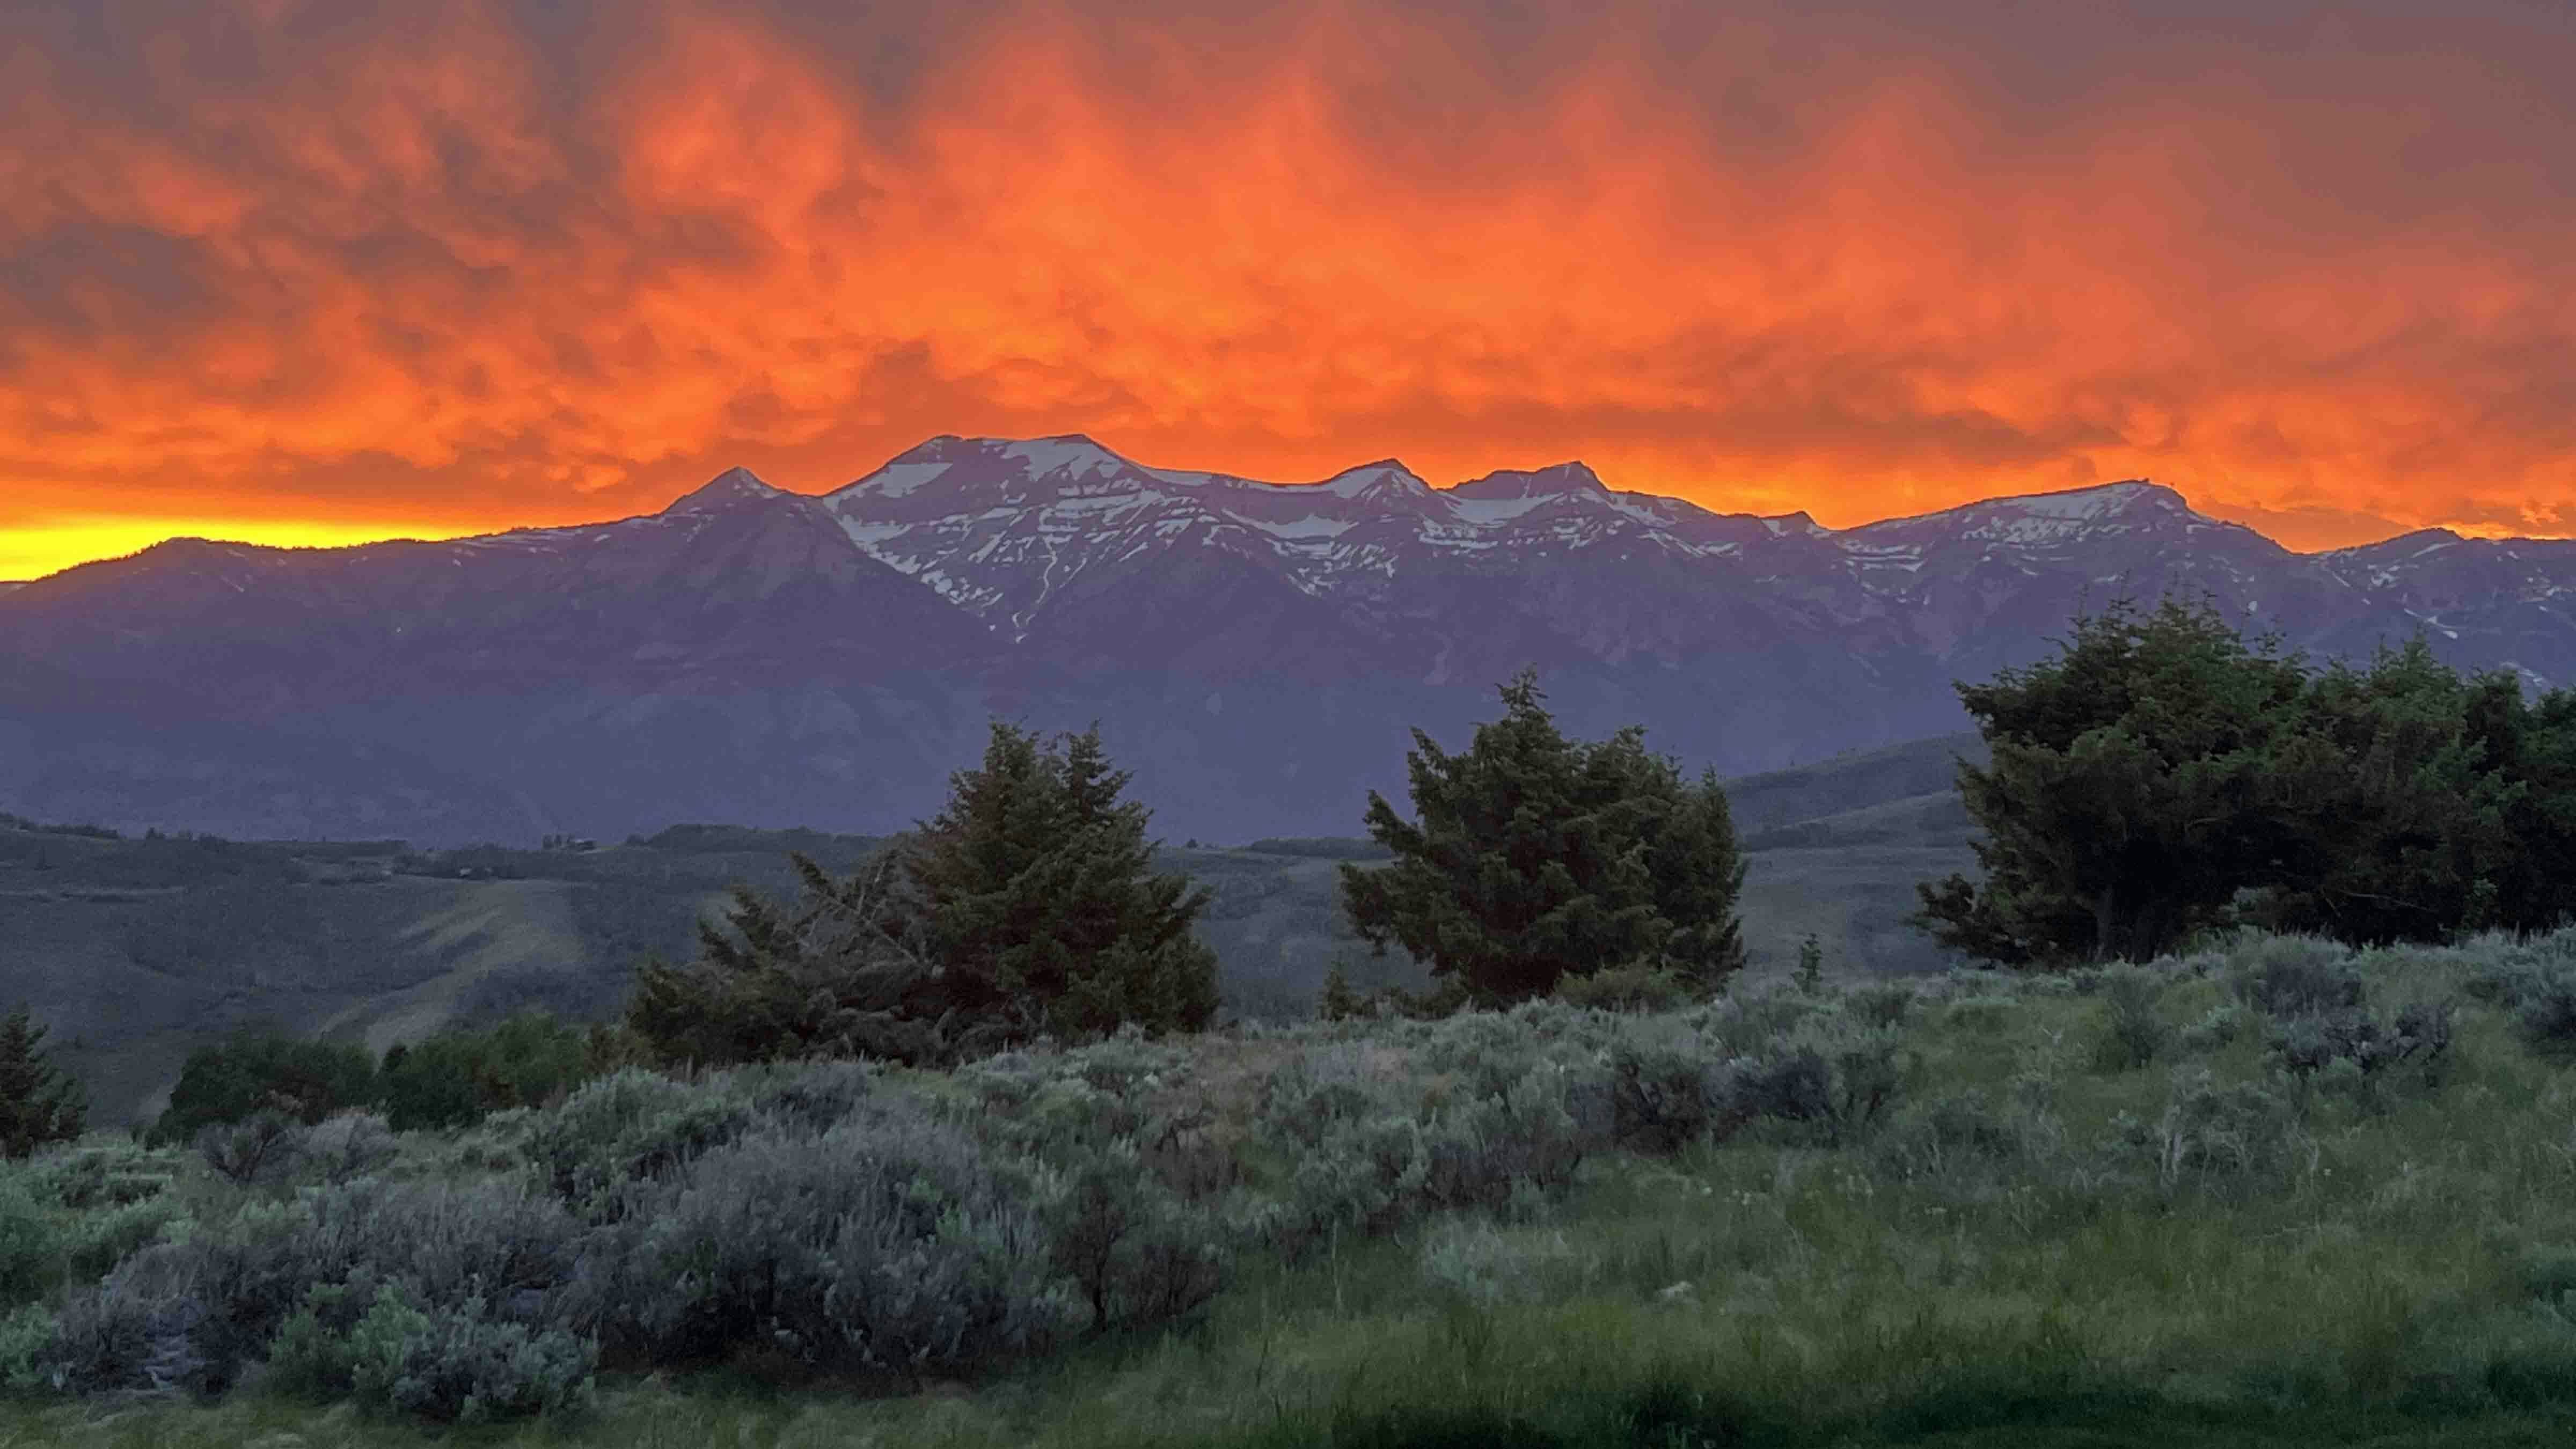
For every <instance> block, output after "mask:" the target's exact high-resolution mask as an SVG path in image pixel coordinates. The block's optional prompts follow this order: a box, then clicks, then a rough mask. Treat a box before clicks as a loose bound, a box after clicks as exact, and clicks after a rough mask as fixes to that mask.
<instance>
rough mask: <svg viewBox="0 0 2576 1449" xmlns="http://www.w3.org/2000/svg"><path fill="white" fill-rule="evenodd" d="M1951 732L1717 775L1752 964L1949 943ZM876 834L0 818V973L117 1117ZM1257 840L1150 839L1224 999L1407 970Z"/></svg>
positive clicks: (578, 959) (847, 855)
mask: <svg viewBox="0 0 2576 1449" xmlns="http://www.w3.org/2000/svg"><path fill="white" fill-rule="evenodd" d="M1957 746H1958V741H1956V740H1954V739H1949V738H1944V739H1940V740H1930V741H1923V742H1920V743H1918V744H1915V745H1906V746H1898V747H1895V748H1893V749H1889V750H1880V751H1874V752H1871V753H1868V754H1860V755H1851V756H1845V757H1841V758H1840V759H1837V760H1834V761H1828V762H1825V763H1823V764H1819V765H1814V766H1807V767H1804V768H1801V769H1797V770H1789V771H1782V772H1778V773H1776V774H1771V775H1761V776H1752V777H1748V778H1746V779H1743V780H1739V781H1735V782H1731V784H1730V786H1729V788H1730V791H1731V793H1732V794H1734V795H1735V796H1736V797H1737V798H1738V799H1739V800H1740V801H1741V802H1742V804H1741V805H1740V807H1739V811H1738V818H1739V820H1740V821H1742V822H1743V824H1744V829H1745V830H1746V833H1747V843H1748V844H1749V845H1753V846H1766V845H1767V846H1768V847H1769V848H1765V849H1758V850H1755V851H1754V852H1753V854H1752V859H1751V867H1750V870H1749V872H1748V876H1747V882H1746V893H1745V899H1744V919H1745V940H1746V945H1747V949H1748V953H1749V956H1750V960H1751V963H1752V968H1753V970H1754V972H1755V974H1756V975H1759V976H1768V975H1775V974H1779V973H1784V972H1786V971H1788V970H1789V969H1790V968H1791V966H1793V965H1794V964H1795V962H1796V959H1797V953H1798V945H1799V942H1800V941H1801V940H1802V939H1803V938H1804V937H1805V936H1806V935H1807V934H1808V933H1810V932H1813V933H1815V934H1816V935H1817V936H1818V938H1819V939H1820V941H1821V942H1822V944H1823V946H1824V948H1825V951H1826V956H1827V961H1828V966H1829V969H1831V970H1833V971H1835V972H1837V973H1841V972H1863V973H1873V974H1876V973H1909V972H1915V971H1922V970H1929V969H1937V968H1938V967H1940V966H1941V965H1943V964H1946V963H1945V962H1944V960H1943V958H1942V957H1941V955H1940V953H1938V952H1936V951H1934V950H1933V949H1932V948H1931V947H1930V946H1929V945H1928V943H1926V942H1925V941H1924V940H1923V939H1922V938H1921V937H1920V936H1919V935H1918V934H1917V933H1915V932H1914V931H1912V930H1911V928H1909V927H1906V926H1905V925H1904V924H1903V919H1902V918H1903V915H1904V913H1905V912H1907V911H1909V910H1911V909H1912V908H1913V906H1914V896H1913V885H1914V882H1915V881H1917V880H1921V879H1924V878H1926V877H1929V876H1937V875H1941V874H1944V873H1947V872H1948V871H1951V870H1955V869H1963V868H1966V867H1968V866H1969V865H1970V864H1972V862H1971V860H1970V858H1969V856H1968V854H1967V850H1966V845H1965V841H1966V835H1967V824H1966V820H1965V817H1964V816H1962V815H1960V814H1959V813H1958V812H1957V809H1956V805H1955V801H1954V800H1952V799H1951V798H1950V797H1949V796H1947V795H1942V794H1933V795H1928V796H1926V795H1923V794H1921V793H1919V792H1920V788H1921V787H1922V786H1923V785H1924V784H1925V782H1927V781H1931V782H1934V784H1935V785H1936V787H1938V788H1942V789H1946V785H1944V784H1942V783H1941V782H1943V781H1946V778H1947V776H1946V772H1947V771H1948V769H1949V768H1950V767H1949V764H1948V761H1949V759H1950V755H1951V752H1952V750H1953V749H1954V748H1956V747H1957ZM1890 792H1894V793H1890ZM1945 802H1948V803H1946V804H1945ZM1799 811H1803V812H1806V813H1805V814H1798V815H1796V816H1795V819H1794V820H1792V821H1789V822H1788V823H1787V824H1786V825H1785V826H1784V825H1783V824H1782V823H1780V820H1779V817H1780V816H1781V815H1782V814H1783V813H1784V812H1799ZM1764 821H1768V822H1771V823H1770V824H1769V825H1768V826H1762V825H1761V824H1760V822H1764ZM870 844H871V842H869V841H866V840H864V839H861V838H857V837H835V836H819V835H810V834H805V833H791V832H775V831H757V830H749V829H741V828H732V827H684V828H681V829H676V830H674V831H671V832H666V833H665V834H664V835H662V836H657V837H655V838H654V843H653V844H651V845H627V846H620V847H613V848H610V849H606V850H601V851H597V852H593V853H588V854H581V855H571V854H564V853H560V852H540V851H501V850H488V851H450V852H444V853H440V854H437V855H434V856H411V855H408V854H406V853H404V852H402V851H400V850H399V848H398V847H396V846H393V845H390V844H388V845H378V846H366V845H351V844H341V845H332V846H326V845H321V844H316V843H305V844H281V845H222V844H204V843H198V842H187V841H143V840H127V841H101V840H90V839H85V838H80V837H75V836H64V835H54V834H40V833H33V832H28V831H24V830H16V829H11V828H9V827H8V826H7V824H6V822H0V973H5V976H6V979H7V981H8V983H9V987H10V988H11V990H12V991H13V993H14V994H15V995H18V996H23V997H25V998H26V999H27V1000H29V1002H30V1003H31V1004H32V1005H33V1007H34V1008H35V1010H36V1013H37V1015H38V1017H39V1018H40V1019H42V1020H45V1021H48V1022H51V1023H53V1024H54V1040H55V1041H56V1042H57V1043H58V1044H59V1045H60V1047H61V1049H62V1055H61V1060H62V1061H63V1062H64V1064H65V1065H66V1066H68V1067H70V1068H71V1069H72V1070H74V1071H75V1072H77V1073H78V1074H79V1075H80V1076H81V1078H82V1079H83V1081H84V1082H85V1083H86V1084H87V1086H88V1087H89V1089H90V1093H91V1100H92V1102H93V1104H94V1113H95V1120H96V1121H98V1122H99V1123H101V1124H102V1125H114V1124H121V1123H124V1122H127V1121H131V1120H136V1119H138V1118H142V1117H148V1116H149V1115H150V1114H151V1113H152V1112H154V1111H157V1110H158V1105H159V1103H160V1101H161V1100H163V1099H164V1098H165V1097H166V1094H167V1092H168V1089H169V1086H170V1084H171V1083H172V1082H173V1081H175V1080H176V1078H177V1073H178V1063H179V1062H180V1061H181V1059H183V1058H184V1057H185V1056H186V1054H187V1052H188V1050H189V1048H191V1047H192V1046H194V1045H197V1044H200V1043H202V1042H204V1041H207V1040H210V1039H212V1038H213V1037H215V1036H218V1035H220V1034H221V1033H222V1032H224V1031H226V1030H229V1029H231V1028H232V1027H234V1026H237V1025H240V1024H242V1023H244V1022H249V1021H262V1020H265V1021H276V1022H280V1023H282V1024H284V1025H286V1026H288V1027H290V1028H293V1029H295V1030H299V1031H319V1032H326V1033H331V1034H334V1035H337V1036H340V1037H344V1038H347V1039H352V1040H364V1041H365V1042H367V1043H368V1044H369V1045H370V1046H373V1047H378V1048H381V1047H383V1046H386V1045H389V1044H391V1043H392V1042H394V1041H397V1040H409V1039H415V1038H417V1037H418V1036H420V1035H423V1034H426V1033H427V1032H429V1031H432V1030H435V1029H436V1028H437V1027H438V1026H440V1025H442V1024H444V1023H445V1022H447V1021H450V1020H455V1019H466V1020H485V1019H489V1018H491V1017H494V1016H497V1015H500V1014H504V1013H506V1012H508V1011H510V1010H512V1009H515V1008H517V1007H520V1006H526V1005H543V1006H546V1007H549V1008H551V1009H553V1010H555V1011H557V1012H559V1013H561V1014H564V1015H566V1016H570V1017H574V1018H595V1017H598V1016H602V1015H605V1014H607V1013H609V1012H611V1011H613V1010H614V1009H615V1004H616V1002H617V1001H618V1000H619V999H620V998H621V997H622V996H623V993H624V991H625V986H626V980H627V973H628V968H629V967H630V966H631V964H632V963H633V961H634V960H635V959H636V958H637V957H639V956H641V955H642V954H644V953H645V952H648V951H659V952H663V953H666V954H669V955H674V956H684V955H686V954H687V953H688V952H689V951H690V949H691V947H692V943H693V940H694V923H695V922H696V920H697V919H698V918H699V916H700V915H702V914H705V913H710V912H713V911H715V910H716V909H718V908H720V907H721V906H722V904H723V902H724V893H725V890H726V889H727V887H728V886H729V885H730V884H731V883H732V882H734V881H737V880H742V881H749V882H751V883H752V884H754V885H756V886H758V887H760V888H761V889H763V890H766V891H771V892H785V891H787V890H789V889H791V888H792V877H791V876H790V873H789V871H788V869H787V865H786V860H785V855H786V852H787V851H788V850H789V849H791V848H793V849H802V850H805V851H808V852H809V853H813V854H815V855H817V856H818V858H820V859H821V860H822V861H823V863H824V864H826V865H827V866H831V867H834V868H841V869H845V868H847V867H848V866H850V865H852V864H854V863H855V862H856V861H857V859H858V858H859V857H860V855H861V854H862V853H863V852H864V851H865V850H866V848H867V847H868V846H869V845H870ZM1257 844H1266V845H1268V846H1270V847H1271V848H1268V849H1262V848H1242V849H1196V848H1189V847H1185V846H1173V847H1170V848H1168V849H1167V850H1166V852H1165V856H1164V858H1165V862H1166V865H1167V868H1172V869H1179V870H1184V871H1187V872H1189V873H1190V874H1191V875H1193V876H1196V877H1198V878H1199V879H1200V880H1202V881H1204V882H1206V883H1207V884H1208V885H1209V886H1211V887H1212V888H1213V889H1214V890H1215V892H1216V899H1215V902H1214V904H1213V905H1212V907H1211V909H1210V910H1209V913H1208V915H1207V917H1206V920H1205V924H1204V925H1203V927H1202V934H1203V935H1204V937H1205V938H1206V939H1207V941H1208V943H1209V944H1210V945H1211V946H1212V947H1214V948H1215V949H1216V951H1217V954H1218V958H1219V960H1220V962H1221V963H1222V970H1223V975H1224V990H1225V996H1226V1001H1227V1004H1228V1005H1229V1006H1230V1007H1231V1008H1232V1009H1233V1010H1235V1011H1237V1012H1239V1013H1241V1014H1243V1015H1246V1016H1250V1017H1257V1018H1263V1019H1270V1020H1284V1019H1293V1018H1296V1017H1299V1016H1302V1015H1303V1014H1305V1013H1306V1011H1308V1010H1309V1009H1310V1007H1311V1004H1312V1003H1313V1001H1314V999H1315V995H1316V993H1317V991H1318V990H1320V989H1321V986H1322V983H1323V978H1324V974H1325V972H1326V970H1327V969H1328V968H1329V967H1330V966H1331V965H1332V964H1333V963H1334V961H1336V960H1341V961H1344V962H1345V963H1347V964H1348V965H1349V967H1350V968H1351V972H1352V976H1353V979H1354V980H1355V981H1357V982H1358V983H1359V984H1360V985H1362V986H1363V987H1371V986H1376V985H1381V984H1397V983H1400V984H1406V985H1420V984H1422V983H1423V981H1424V980H1425V979H1426V978H1425V977H1424V975H1423V973H1422V972H1421V970H1420V968H1419V967H1417V966H1416V965H1415V964H1414V963H1413V962H1411V961H1410V960H1409V959H1406V958H1404V957H1403V956H1402V955H1401V954H1400V953H1399V954H1398V955H1396V956H1394V957H1392V958H1389V959H1385V960H1372V959H1371V958H1370V957H1369V956H1368V954H1367V952H1366V950H1365V948H1364V947H1362V946H1361V945H1360V944H1359V943H1358V942H1357V941H1355V940H1354V939H1352V938H1351V937H1350V936H1349V935H1348V934H1347V933H1346V932H1345V931H1344V930H1343V928H1342V925H1341V920H1340V911H1339V904H1338V900H1337V896H1336V890H1337V887H1336V884H1335V880H1336V877H1335V874H1334V867H1335V864H1336V862H1335V860H1334V859H1333V858H1332V853H1333V852H1334V851H1335V850H1336V848H1337V847H1336V845H1335V843H1333V842H1316V841H1281V842H1263V843H1257ZM1360 844H1361V845H1364V844H1365V842H1361V843H1360ZM1342 845H1343V847H1344V848H1345V849H1344V853H1348V849H1347V848H1348V847H1349V843H1347V842H1345V843H1342ZM1363 853H1364V852H1363ZM485 870H497V871H499V872H501V873H502V874H504V875H522V876H525V877H528V878H526V879H515V880H514V879H498V880H487V879H481V878H479V877H480V874H481V873H482V872H483V871H485ZM396 871H399V872H404V873H391V872H396ZM460 871H462V872H467V873H469V874H471V875H473V876H475V877H476V878H469V879H459V878H458V873H459V872H460ZM409 872H418V873H409Z"/></svg>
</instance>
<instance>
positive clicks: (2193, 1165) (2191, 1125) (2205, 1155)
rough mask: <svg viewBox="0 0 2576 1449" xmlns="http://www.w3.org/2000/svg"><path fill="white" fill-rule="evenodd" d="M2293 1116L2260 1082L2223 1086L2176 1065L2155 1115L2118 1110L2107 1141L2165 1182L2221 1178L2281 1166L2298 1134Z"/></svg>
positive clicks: (2228, 1179)
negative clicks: (2143, 1116)
mask: <svg viewBox="0 0 2576 1449" xmlns="http://www.w3.org/2000/svg"><path fill="white" fill-rule="evenodd" d="M2298 1116H2299V1114H2298V1111H2297V1109H2296V1108H2295V1107H2294V1106H2293V1105H2292V1104H2290V1103H2289V1102H2286V1101H2284V1100H2282V1098H2281V1097H2280V1096H2279V1094H2277V1093H2275V1092H2273V1091H2272V1090H2270V1089H2269V1088H2266V1087H2264V1086H2262V1085H2259V1084H2256V1083H2251V1082H2239V1083H2233V1084H2226V1085H2222V1084H2220V1083H2219V1082H2218V1081H2217V1079H2216V1078H2215V1077H2214V1076H2213V1075H2212V1074H2211V1073H2210V1072H2209V1071H2208V1070H2207V1069H2206V1068H2197V1069H2193V1070H2189V1071H2178V1072H2176V1073H2175V1074H2174V1077H2173V1082H2172V1087H2171V1092H2170V1095H2169V1096H2168V1098H2167V1100H2166V1104H2165V1110H2164V1112H2163V1113H2162V1115H2160V1116H2159V1117H2158V1118H2157V1120H2155V1121H2154V1122H2146V1121H2143V1120H2141V1119H2139V1118H2137V1117H2135V1116H2133V1115H2131V1114H2129V1113H2125V1112H2124V1113H2122V1114H2120V1115H2119V1116H2118V1117H2117V1118H2115V1119H2114V1120H2113V1122H2112V1127H2111V1146H2112V1150H2113V1152H2114V1154H2115V1155H2117V1156H2119V1157H2122V1158H2124V1159H2126V1160H2127V1161H2129V1162H2131V1163H2135V1164H2137V1165H2140V1166H2143V1167H2145V1168H2146V1169H2148V1170H2149V1171H2151V1172H2152V1173H2153V1174H2154V1176H2155V1179H2156V1181H2157V1182H2158V1183H2159V1184H2160V1185H2161V1186H2164V1187H2167V1188H2172V1187H2176V1186H2181V1185H2184V1184H2186V1183H2193V1182H2198V1183H2203V1184H2220V1183H2227V1182H2232V1181H2236V1180H2241V1179H2243V1178H2245V1177H2247V1176H2249V1175H2251V1174H2256V1173H2260V1172H2266V1171H2271V1170H2276V1169H2278V1168H2280V1167H2282V1166H2283V1165H2284V1164H2285V1163H2286V1161H2287V1158H2288V1152H2289V1149H2290V1147H2291V1145H2292V1143H2293V1142H2294V1141H2295V1140H2296V1137H2297V1132H2298V1125H2297V1124H2298Z"/></svg>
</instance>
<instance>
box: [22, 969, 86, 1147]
mask: <svg viewBox="0 0 2576 1449" xmlns="http://www.w3.org/2000/svg"><path fill="white" fill-rule="evenodd" d="M47 1030H48V1029H47V1028H46V1027H43V1026H41V1025H38V1024H37V1022H36V1020H35V1018H34V1016H33V1014H32V1013H31V1012H30V1011H29V1010H28V1008H27V1007H26V1005H25V1004H24V1003H21V1004H20V1005H19V1006H18V1007H17V1009H15V1010H13V1011H11V1012H10V1013H9V1014H8V1016H6V1017H5V1018H0V1157H11V1158H16V1157H25V1156H27V1155H29V1154H30V1153H32V1152H34V1151H35V1150H36V1149H37V1148H39V1147H43V1146H45V1145H46V1144H47V1143H52V1142H69V1141H71V1140H73V1139H74V1138H77V1137H79V1136H80V1135H81V1127H82V1125H83V1123H84V1121H85V1120H86V1118H87V1116H88V1110H89V1104H88V1098H87V1096H86V1095H85V1094H84V1093H83V1092H82V1091H81V1086H80V1083H78V1082H76V1081H74V1080H72V1078H71V1076H70V1074H69V1073H66V1072H64V1071H62V1070H60V1069H59V1068H57V1067H56V1066H55V1065H54V1064H53V1063H52V1062H50V1061H48V1060H47V1059H46V1057H47V1053H46V1051H45V1045H44V1043H45V1034H46V1031H47Z"/></svg>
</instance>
